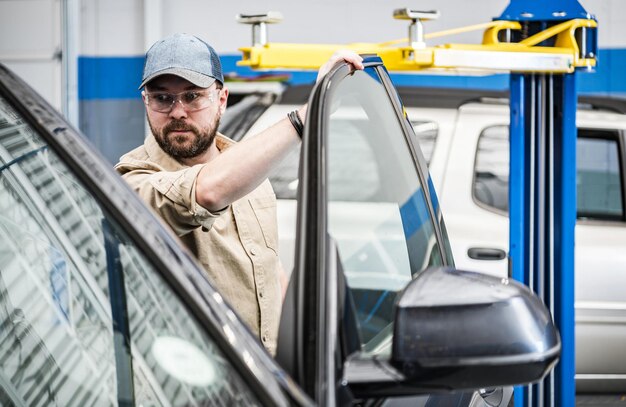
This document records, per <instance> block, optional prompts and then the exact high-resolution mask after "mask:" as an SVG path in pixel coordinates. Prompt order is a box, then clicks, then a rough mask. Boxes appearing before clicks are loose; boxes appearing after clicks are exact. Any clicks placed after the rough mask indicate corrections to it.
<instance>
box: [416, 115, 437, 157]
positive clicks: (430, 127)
mask: <svg viewBox="0 0 626 407" xmlns="http://www.w3.org/2000/svg"><path fill="white" fill-rule="evenodd" d="M411 125H412V126H413V130H414V131H415V135H416V136H417V140H418V141H419V145H420V148H421V149H422V154H424V158H425V159H426V164H430V160H431V158H432V156H433V151H434V150H435V143H436V142H437V135H438V134H439V125H438V124H437V123H435V122H430V121H423V120H422V121H420V120H411Z"/></svg>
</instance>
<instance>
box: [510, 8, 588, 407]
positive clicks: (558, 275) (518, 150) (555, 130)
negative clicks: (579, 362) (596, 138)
mask: <svg viewBox="0 0 626 407" xmlns="http://www.w3.org/2000/svg"><path fill="white" fill-rule="evenodd" d="M574 18H585V19H588V18H592V17H591V16H590V15H589V14H588V13H587V12H586V11H585V10H584V9H583V8H582V6H581V5H580V4H579V3H578V1H577V0H560V1H555V0H551V1H548V2H537V1H535V2H531V3H529V2H528V1H527V0H523V1H520V0H512V1H511V2H510V4H509V6H508V7H507V9H506V10H505V11H504V13H503V14H502V15H501V16H500V17H499V18H498V19H501V20H514V21H519V22H520V23H521V24H522V27H523V28H522V30H521V31H519V32H512V33H511V36H512V38H511V41H512V42H519V41H520V40H523V39H525V38H527V37H528V36H531V35H533V34H535V33H537V32H540V31H543V30H545V29H547V28H549V27H551V26H554V25H556V24H558V23H561V22H563V21H564V20H571V19H574ZM578 30H579V31H578V32H576V39H577V43H579V45H580V50H581V53H582V55H581V57H591V58H593V57H595V52H596V49H597V45H596V35H595V33H596V32H595V30H593V31H589V30H587V29H586V28H579V29H578ZM541 45H545V46H554V44H541ZM510 98H511V99H510V103H511V123H510V126H511V127H510V157H511V159H510V189H509V191H510V192H509V210H510V229H509V242H510V256H511V259H510V261H511V268H512V276H513V278H515V279H516V280H519V281H521V282H523V283H524V284H526V285H528V286H529V287H530V288H531V289H532V290H533V291H535V292H536V293H537V294H538V295H539V296H540V297H541V298H542V299H543V301H544V302H545V304H546V305H547V306H548V307H549V308H550V311H551V313H552V315H553V318H554V321H555V323H556V325H557V327H558V329H559V332H560V334H561V341H562V349H561V358H560V361H559V363H558V364H557V366H556V368H555V369H554V371H553V372H552V373H551V374H550V375H549V376H548V377H546V378H545V379H544V380H543V381H542V382H540V383H537V384H534V385H531V386H526V387H519V388H516V391H515V406H516V407H518V406H573V405H574V404H575V397H576V388H575V380H574V377H575V343H574V338H575V333H574V228H575V225H576V136H577V130H576V106H577V94H576V76H575V73H571V74H553V73H525V74H518V73H512V74H511V80H510ZM520 322H522V321H520Z"/></svg>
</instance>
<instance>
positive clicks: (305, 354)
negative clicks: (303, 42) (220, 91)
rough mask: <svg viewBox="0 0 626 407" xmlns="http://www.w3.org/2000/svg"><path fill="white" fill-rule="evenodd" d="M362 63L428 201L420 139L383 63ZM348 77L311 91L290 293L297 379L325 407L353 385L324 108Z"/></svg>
mask: <svg viewBox="0 0 626 407" xmlns="http://www.w3.org/2000/svg"><path fill="white" fill-rule="evenodd" d="M363 63H364V66H365V68H366V69H372V70H374V72H375V73H376V74H377V75H378V78H379V80H380V82H381V84H382V85H383V86H384V88H385V90H386V92H387V96H388V97H389V99H390V101H391V102H392V105H393V107H394V111H395V114H396V116H397V119H398V120H399V122H400V123H401V126H402V133H403V136H404V138H405V141H406V143H407V146H408V147H409V150H410V152H411V156H412V158H413V162H414V163H415V166H416V170H417V174H418V177H419V181H420V184H421V186H422V188H423V191H424V194H425V195H428V197H429V198H430V197H433V196H435V192H434V190H432V188H433V186H432V184H431V183H429V182H428V169H427V167H426V164H425V160H424V158H423V156H422V154H421V151H420V150H419V147H418V145H417V138H416V136H415V134H414V132H413V128H412V126H411V123H410V121H409V120H408V118H407V116H406V114H405V111H404V109H403V107H402V103H401V101H400V98H399V96H398V94H397V92H396V91H395V89H394V87H393V84H392V83H391V80H390V78H389V76H388V73H387V71H386V69H385V67H384V66H383V64H382V60H381V59H380V58H379V57H377V56H366V57H365V59H364V61H363ZM351 72H352V69H351V67H350V66H349V65H348V64H347V63H339V64H337V65H336V66H335V67H334V68H333V69H332V70H331V71H330V72H329V73H328V74H327V75H326V76H325V77H324V78H322V80H321V81H320V82H319V83H318V84H317V85H316V86H315V87H314V89H313V91H312V94H311V97H310V99H309V104H308V113H307V120H306V124H305V131H304V136H303V145H302V153H301V157H300V160H301V161H300V184H299V185H300V189H299V191H298V209H297V226H296V249H295V252H296V255H295V267H294V271H293V274H292V280H293V281H292V284H293V287H291V288H290V291H291V292H292V293H294V295H295V297H294V298H295V303H294V306H295V317H294V319H293V320H292V322H293V324H294V325H293V326H294V328H295V341H294V342H295V343H294V344H293V347H294V353H293V355H294V358H295V360H294V365H293V369H292V370H293V371H292V374H293V375H294V377H295V379H296V380H297V381H298V383H299V384H300V385H301V386H302V388H303V389H304V390H305V392H307V394H308V395H309V396H310V397H312V398H313V399H314V400H315V401H316V402H317V403H318V404H320V405H335V404H336V403H337V400H341V399H343V398H344V397H350V389H349V385H350V383H347V382H346V380H343V378H342V373H343V363H344V362H345V360H346V359H345V358H346V356H347V355H345V354H342V352H341V351H342V346H341V343H340V342H341V341H340V339H341V338H339V336H340V335H342V334H343V333H341V332H340V331H341V327H340V318H339V315H340V310H341V307H342V306H343V304H341V302H340V301H339V297H340V296H341V291H342V287H343V279H342V274H343V272H342V270H341V264H340V262H339V259H338V256H337V249H336V244H335V242H334V241H333V240H332V239H331V238H330V236H329V234H328V224H327V218H328V207H327V202H328V199H327V198H328V194H327V182H326V175H327V169H326V163H327V161H328V157H327V154H328V149H327V148H326V141H327V137H328V135H327V131H328V125H327V123H326V118H327V117H328V116H329V112H328V109H329V108H330V107H329V104H328V103H325V101H326V99H327V97H328V95H330V94H332V92H333V90H334V89H335V88H336V87H337V86H338V84H339V83H340V82H341V81H342V80H343V79H344V78H346V77H348V76H349V75H350V74H351ZM429 198H427V199H426V201H427V206H428V211H429V216H430V219H431V222H432V224H433V227H434V231H435V236H436V239H437V245H436V246H437V248H438V250H439V252H440V256H441V259H442V261H443V263H444V264H445V265H448V261H447V259H449V258H450V257H449V256H446V253H445V250H446V248H445V247H444V245H442V244H441V242H443V238H442V231H441V229H440V224H439V221H436V222H435V221H433V220H435V219H436V220H439V219H440V211H439V210H438V208H435V207H434V206H433V202H432V201H431V200H430V199H429ZM289 294H290V293H288V295H289ZM281 329H282V328H281ZM280 346H281V345H280V342H279V348H280ZM279 352H280V349H279Z"/></svg>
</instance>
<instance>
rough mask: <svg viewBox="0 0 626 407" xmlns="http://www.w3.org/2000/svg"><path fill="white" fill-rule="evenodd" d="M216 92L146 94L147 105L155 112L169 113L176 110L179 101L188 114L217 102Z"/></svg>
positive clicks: (187, 91) (192, 91)
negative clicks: (175, 105)
mask: <svg viewBox="0 0 626 407" xmlns="http://www.w3.org/2000/svg"><path fill="white" fill-rule="evenodd" d="M214 90H218V91H219V89H212V90H186V91H184V92H180V93H167V92H146V91H144V95H145V102H146V105H147V106H148V107H149V108H150V109H151V110H154V111H155V112H159V113H169V112H171V111H172V109H173V108H174V103H176V101H179V102H180V104H181V105H182V106H183V108H184V109H185V110H186V111H188V112H197V111H198V110H202V109H206V108H207V107H209V105H210V104H211V103H213V102H214V101H215V96H214V92H213V91H214Z"/></svg>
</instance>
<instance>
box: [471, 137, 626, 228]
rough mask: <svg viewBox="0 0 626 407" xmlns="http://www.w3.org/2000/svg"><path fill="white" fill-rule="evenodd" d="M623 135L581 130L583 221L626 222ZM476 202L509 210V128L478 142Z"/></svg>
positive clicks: (580, 204) (579, 211)
mask: <svg viewBox="0 0 626 407" xmlns="http://www.w3.org/2000/svg"><path fill="white" fill-rule="evenodd" d="M622 165H623V164H622V157H621V154H620V144H619V134H618V133H617V132H616V131H612V130H598V129H578V138H577V141H576V194H577V216H578V218H579V219H596V220H621V221H623V220H624V219H625V215H624V202H623V198H622V197H623V189H622V185H623V180H622V175H621V171H620V168H622ZM472 189H473V194H474V199H476V200H477V201H478V202H480V203H482V204H484V205H487V206H488V207H490V208H493V209H496V210H499V211H503V212H508V210H509V196H508V193H509V128H508V126H492V127H488V128H486V129H485V130H483V132H482V133H481V135H480V137H479V139H478V147H477V150H476V160H475V163H474V183H473V188H472Z"/></svg>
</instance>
